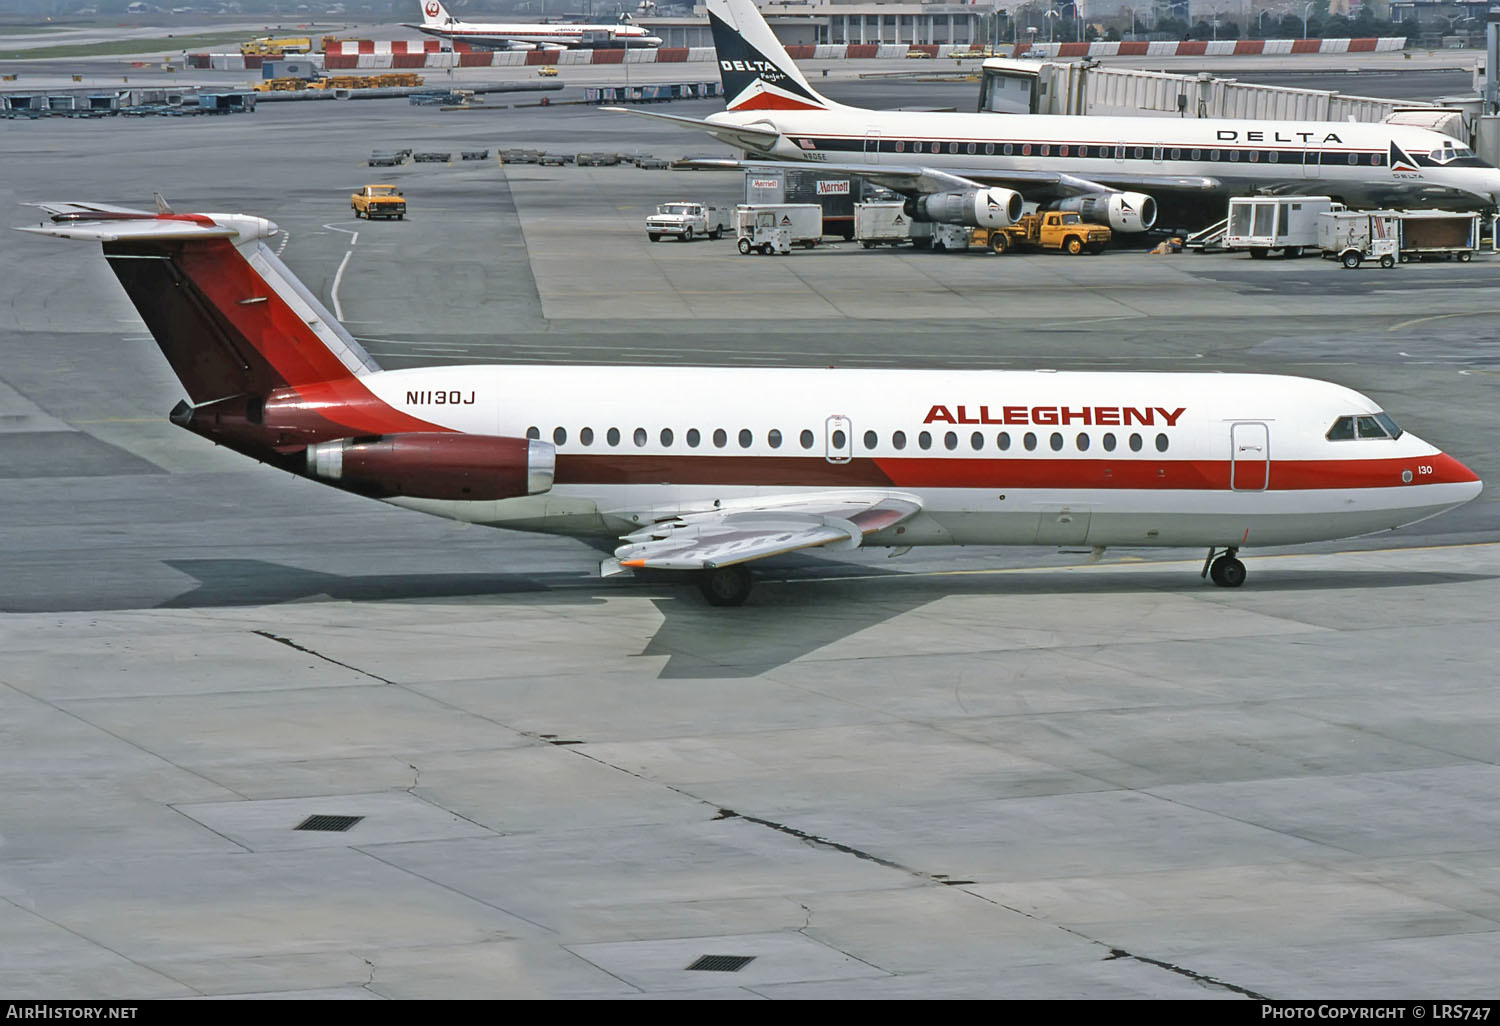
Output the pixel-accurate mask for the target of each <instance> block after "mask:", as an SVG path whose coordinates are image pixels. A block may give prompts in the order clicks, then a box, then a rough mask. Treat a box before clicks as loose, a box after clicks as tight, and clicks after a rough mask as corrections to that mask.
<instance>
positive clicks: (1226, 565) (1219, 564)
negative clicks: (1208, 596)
mask: <svg viewBox="0 0 1500 1026" xmlns="http://www.w3.org/2000/svg"><path fill="white" fill-rule="evenodd" d="M1218 551H1219V550H1218V549H1212V548H1211V549H1209V550H1208V558H1206V559H1205V560H1204V561H1203V572H1202V573H1201V574H1199V575H1198V576H1200V577H1207V578H1208V579H1209V580H1211V581H1213V582H1214V583H1215V584H1217V585H1218V586H1219V587H1221V588H1238V587H1239V586H1240V585H1242V584H1244V583H1245V564H1244V563H1241V562H1240V561H1239V560H1238V559H1235V558H1234V557H1235V554H1236V553H1237V552H1239V549H1236V548H1234V547H1232V546H1231V547H1230V548H1227V549H1225V550H1224V554H1223V555H1221V556H1219V558H1218V559H1215V558H1214V553H1216V552H1218Z"/></svg>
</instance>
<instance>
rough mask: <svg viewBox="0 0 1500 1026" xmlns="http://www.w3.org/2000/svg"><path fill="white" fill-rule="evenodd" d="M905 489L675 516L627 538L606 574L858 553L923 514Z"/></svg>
mask: <svg viewBox="0 0 1500 1026" xmlns="http://www.w3.org/2000/svg"><path fill="white" fill-rule="evenodd" d="M921 509H922V504H921V502H920V500H918V499H917V497H916V496H914V495H908V494H906V493H904V492H820V493H810V494H800V495H787V496H779V497H774V496H767V497H761V498H756V499H746V500H731V501H729V502H727V503H724V504H723V505H722V506H721V507H719V508H717V509H710V510H703V511H699V512H691V513H683V514H680V515H678V516H673V517H669V518H667V519H664V520H662V521H660V522H658V523H654V524H652V525H651V526H650V527H647V528H643V529H642V530H639V531H636V532H635V533H633V534H628V535H626V536H625V537H624V538H622V539H620V540H621V541H622V542H624V544H623V545H621V546H620V547H619V548H617V549H616V550H615V554H614V558H613V559H608V560H605V561H604V564H603V565H602V566H601V567H600V573H601V574H603V575H604V576H606V577H607V576H609V575H611V574H616V573H619V572H621V571H622V570H623V569H636V568H645V569H652V570H712V569H715V568H717V567H722V566H733V565H735V564H736V563H747V562H749V561H750V560H753V559H764V558H766V557H767V556H779V555H782V554H783V553H787V552H796V551H798V550H799V549H811V548H817V547H819V546H829V547H832V548H837V549H855V548H858V547H859V546H860V545H861V544H862V543H863V542H864V540H865V537H866V536H867V535H870V534H873V533H874V532H876V531H880V530H883V529H884V528H887V527H894V526H895V525H896V524H899V523H901V522H902V521H904V520H907V519H910V518H911V517H913V516H916V514H917V513H919V512H921Z"/></svg>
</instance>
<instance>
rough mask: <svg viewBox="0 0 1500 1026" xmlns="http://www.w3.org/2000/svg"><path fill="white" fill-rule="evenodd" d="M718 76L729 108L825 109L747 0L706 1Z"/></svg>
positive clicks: (828, 102) (829, 104) (828, 104)
mask: <svg viewBox="0 0 1500 1026" xmlns="http://www.w3.org/2000/svg"><path fill="white" fill-rule="evenodd" d="M708 23H709V26H710V27H711V28H712V29H713V34H714V50H715V51H716V52H717V54H718V58H719V75H720V77H721V78H722V79H723V80H724V99H725V103H726V104H727V105H728V109H729V110H732V111H741V110H828V109H830V108H832V107H836V106H838V104H836V103H834V102H833V101H831V100H828V99H826V98H825V97H823V96H821V95H819V94H818V91H817V90H816V89H814V88H813V87H812V85H811V84H809V83H808V81H807V79H806V78H804V77H803V76H802V72H801V71H800V70H799V69H798V68H797V65H795V64H793V63H792V59H791V57H789V56H788V55H787V52H786V49H785V48H784V47H783V46H782V45H781V41H780V40H779V39H777V38H776V34H775V33H774V32H772V31H771V26H769V25H767V24H766V19H764V18H762V17H761V16H760V11H759V10H758V9H757V8H756V6H755V4H754V3H752V2H751V0H708Z"/></svg>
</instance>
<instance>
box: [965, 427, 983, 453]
mask: <svg viewBox="0 0 1500 1026" xmlns="http://www.w3.org/2000/svg"><path fill="white" fill-rule="evenodd" d="M969 447H970V448H971V449H973V450H974V451H975V452H978V451H979V450H981V449H983V448H984V435H982V434H980V433H979V432H978V431H976V432H974V433H973V434H972V435H970V436H969Z"/></svg>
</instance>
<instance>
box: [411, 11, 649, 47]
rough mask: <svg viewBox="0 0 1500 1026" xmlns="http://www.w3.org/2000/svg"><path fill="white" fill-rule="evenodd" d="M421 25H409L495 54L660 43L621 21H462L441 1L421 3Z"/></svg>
mask: <svg viewBox="0 0 1500 1026" xmlns="http://www.w3.org/2000/svg"><path fill="white" fill-rule="evenodd" d="M419 2H420V3H421V5H422V24H420V25H407V26H405V27H406V28H414V29H416V30H417V31H419V32H424V33H426V34H427V35H429V36H437V37H438V38H440V39H447V40H456V41H459V42H464V43H468V44H470V45H472V46H484V47H489V48H491V49H495V50H619V49H632V48H654V47H658V46H661V39H660V38H659V37H657V36H653V35H652V34H651V33H649V32H647V31H646V30H645V29H643V28H638V27H637V26H635V25H631V24H629V23H628V22H625V21H622V22H620V23H619V24H615V25H584V24H579V23H576V22H568V21H559V22H538V23H535V24H522V23H519V22H501V23H480V22H473V21H459V20H458V19H457V18H455V17H453V15H451V14H449V13H448V9H447V8H445V7H444V6H443V5H442V3H441V2H440V0H419Z"/></svg>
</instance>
